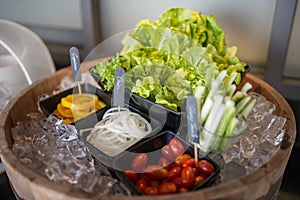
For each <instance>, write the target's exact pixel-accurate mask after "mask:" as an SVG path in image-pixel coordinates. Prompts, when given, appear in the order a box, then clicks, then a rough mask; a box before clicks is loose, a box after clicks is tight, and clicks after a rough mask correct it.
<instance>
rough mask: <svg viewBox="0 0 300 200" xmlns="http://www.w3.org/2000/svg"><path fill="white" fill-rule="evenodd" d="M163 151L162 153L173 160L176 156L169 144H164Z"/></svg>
mask: <svg viewBox="0 0 300 200" xmlns="http://www.w3.org/2000/svg"><path fill="white" fill-rule="evenodd" d="M161 152H162V155H163V156H164V157H166V158H167V159H168V160H170V161H173V160H174V159H175V158H176V156H174V155H173V153H172V151H171V149H170V146H169V145H165V146H163V148H162V150H161Z"/></svg>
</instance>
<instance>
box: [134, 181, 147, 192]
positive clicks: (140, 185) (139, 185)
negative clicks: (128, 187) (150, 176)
mask: <svg viewBox="0 0 300 200" xmlns="http://www.w3.org/2000/svg"><path fill="white" fill-rule="evenodd" d="M135 186H136V187H137V188H138V189H139V190H140V191H142V192H143V191H145V189H146V188H147V186H148V184H147V182H146V181H145V180H144V179H140V180H138V181H137V182H136V183H135Z"/></svg>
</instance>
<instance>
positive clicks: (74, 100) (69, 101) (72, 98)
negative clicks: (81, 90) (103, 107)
mask: <svg viewBox="0 0 300 200" xmlns="http://www.w3.org/2000/svg"><path fill="white" fill-rule="evenodd" d="M97 101H98V96H97V95H94V94H70V95H68V96H66V97H64V98H62V99H61V104H62V106H63V107H66V108H70V109H71V110H86V109H89V108H90V107H93V106H94V105H95V104H96V102H97Z"/></svg>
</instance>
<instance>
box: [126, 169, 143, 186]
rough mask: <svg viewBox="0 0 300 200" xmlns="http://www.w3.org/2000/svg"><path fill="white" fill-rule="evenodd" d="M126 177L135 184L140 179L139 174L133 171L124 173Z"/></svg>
mask: <svg viewBox="0 0 300 200" xmlns="http://www.w3.org/2000/svg"><path fill="white" fill-rule="evenodd" d="M124 175H125V176H126V177H127V178H128V179H129V180H130V181H131V182H133V183H135V182H136V181H137V180H138V179H139V176H138V174H137V173H135V172H134V171H132V170H126V171H124Z"/></svg>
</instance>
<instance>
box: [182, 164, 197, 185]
mask: <svg viewBox="0 0 300 200" xmlns="http://www.w3.org/2000/svg"><path fill="white" fill-rule="evenodd" d="M181 178H182V185H183V187H187V188H190V187H193V186H194V182H195V175H194V172H193V168H192V167H189V166H187V167H184V168H183V169H182V170H181Z"/></svg>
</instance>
